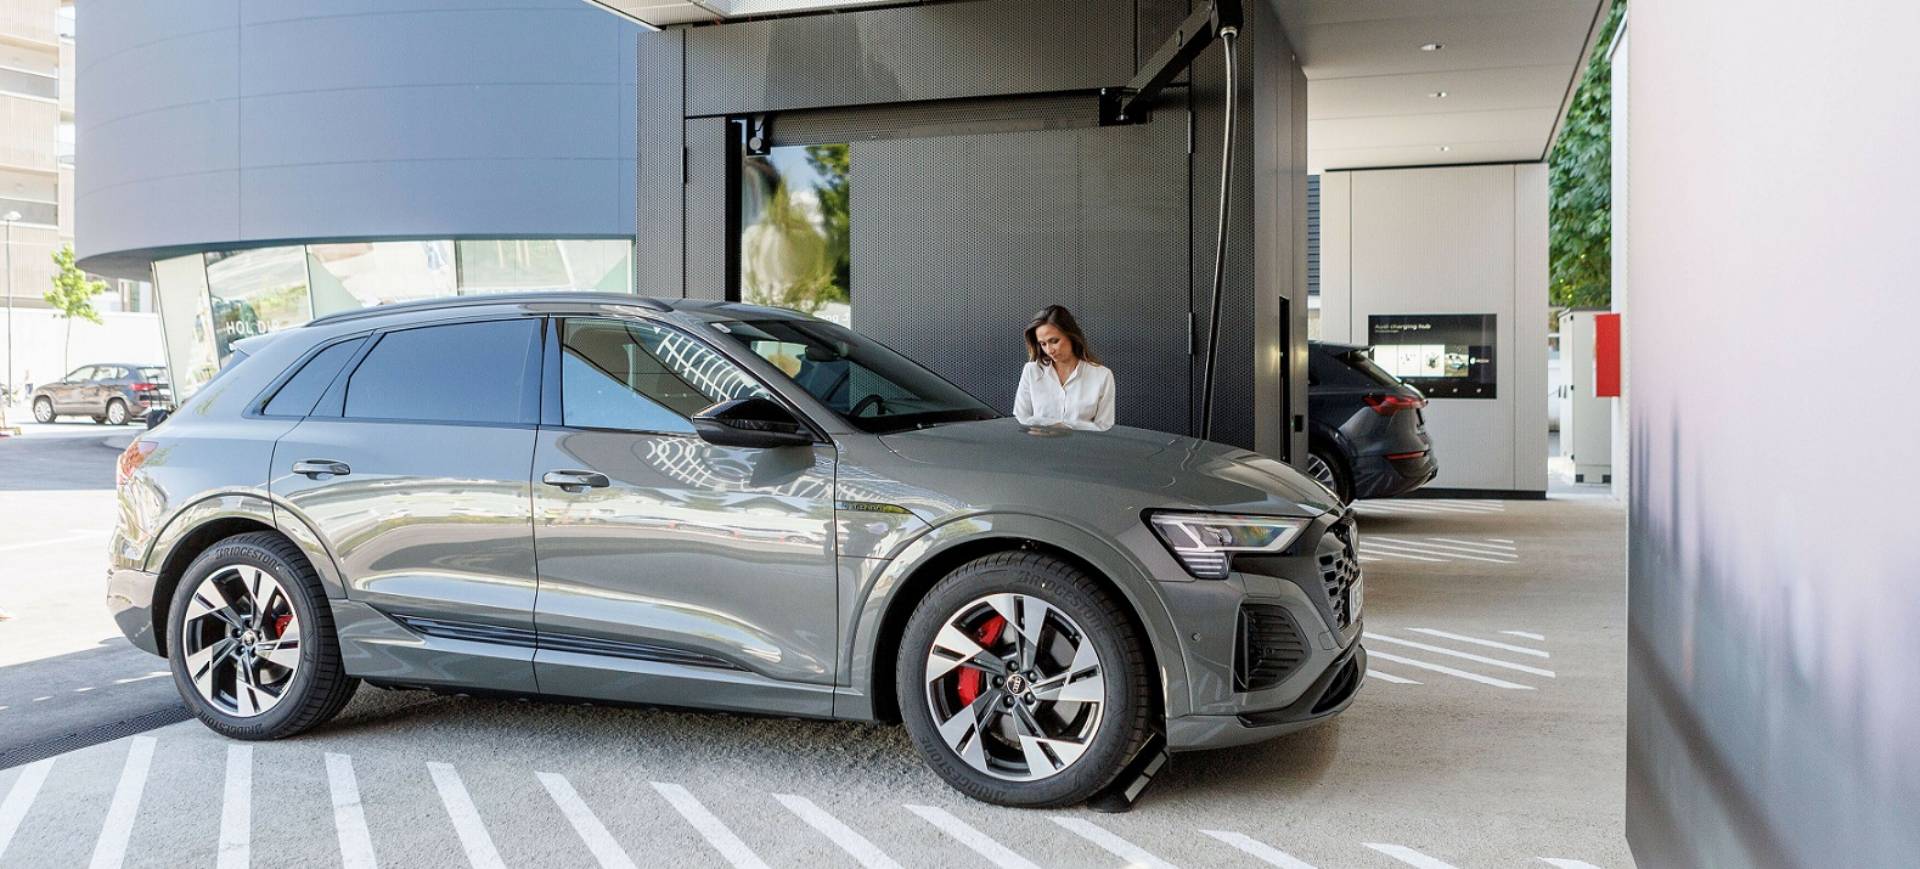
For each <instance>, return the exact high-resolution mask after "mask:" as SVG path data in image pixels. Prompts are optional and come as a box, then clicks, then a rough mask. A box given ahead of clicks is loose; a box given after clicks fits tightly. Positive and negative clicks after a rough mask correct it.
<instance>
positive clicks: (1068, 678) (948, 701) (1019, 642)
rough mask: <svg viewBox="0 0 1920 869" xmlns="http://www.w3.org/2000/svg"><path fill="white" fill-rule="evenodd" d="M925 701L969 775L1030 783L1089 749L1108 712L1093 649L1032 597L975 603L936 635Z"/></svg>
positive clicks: (1068, 621)
mask: <svg viewBox="0 0 1920 869" xmlns="http://www.w3.org/2000/svg"><path fill="white" fill-rule="evenodd" d="M926 697H927V706H928V709H929V710H930V711H931V712H932V713H933V721H934V723H935V725H936V726H937V727H938V729H939V732H940V737H941V739H942V740H943V741H944V742H946V744H947V747H948V748H949V749H951V750H952V751H953V753H954V754H955V755H957V756H958V757H959V758H960V759H961V760H963V761H965V762H966V763H967V765H968V766H971V767H973V768H974V769H976V770H978V771H980V772H983V773H986V774H987V775H990V776H993V777H995V778H999V779H1004V780H1007V781H1038V780H1040V779H1045V778H1049V777H1052V776H1054V775H1057V774H1059V773H1060V772H1061V771H1063V770H1065V769H1067V768H1068V767H1070V766H1072V765H1073V763H1074V762H1075V761H1077V760H1079V759H1080V757H1081V756H1082V755H1084V754H1085V753H1086V752H1087V749H1088V748H1090V747H1092V744H1093V738H1094V735H1095V734H1096V733H1098V732H1099V730H1100V719H1101V716H1102V715H1103V714H1104V713H1105V711H1106V706H1107V689H1106V673H1105V672H1104V671H1103V670H1102V669H1101V662H1100V655H1099V652H1098V651H1096V650H1095V649H1094V644H1093V639H1092V638H1091V637H1089V636H1088V635H1087V632H1086V631H1084V630H1082V629H1081V627H1080V625H1079V624H1077V623H1076V622H1074V620H1073V619H1072V618H1071V617H1069V616H1068V615H1067V614H1066V613H1065V612H1062V611H1061V610H1060V609H1058V608H1057V607H1054V606H1053V605H1051V604H1049V603H1047V602H1046V601H1043V600H1041V599H1039V598H1037V597H1034V596H1031V595H1024V594H1015V593H1011V592H1003V593H998V594H990V595H987V596H985V597H981V598H977V599H975V600H974V601H973V602H971V603H969V604H967V605H966V606H963V607H961V608H960V609H959V611H958V612H956V613H955V614H954V615H953V616H952V617H951V618H949V619H947V621H946V623H945V624H943V625H942V626H941V627H940V631H939V633H938V634H937V635H936V636H935V637H934V641H933V646H932V648H931V649H929V650H928V652H927V670H926Z"/></svg>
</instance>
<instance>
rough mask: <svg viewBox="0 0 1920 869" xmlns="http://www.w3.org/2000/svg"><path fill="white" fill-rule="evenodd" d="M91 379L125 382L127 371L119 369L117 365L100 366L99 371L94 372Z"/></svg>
mask: <svg viewBox="0 0 1920 869" xmlns="http://www.w3.org/2000/svg"><path fill="white" fill-rule="evenodd" d="M93 379H95V380H125V379H127V369H125V368H121V367H120V366H118V365H102V366H100V368H99V370H97V371H95V372H94V374H93Z"/></svg>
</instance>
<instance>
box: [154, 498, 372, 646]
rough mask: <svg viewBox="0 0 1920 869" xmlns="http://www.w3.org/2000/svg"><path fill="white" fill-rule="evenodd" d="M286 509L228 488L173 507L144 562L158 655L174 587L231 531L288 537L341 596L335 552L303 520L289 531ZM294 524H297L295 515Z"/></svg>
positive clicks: (322, 580) (323, 582) (329, 588)
mask: <svg viewBox="0 0 1920 869" xmlns="http://www.w3.org/2000/svg"><path fill="white" fill-rule="evenodd" d="M283 513H284V511H281V510H278V509H276V508H275V505H274V504H273V502H272V501H271V500H269V499H268V498H267V497H265V496H264V495H260V494H255V493H251V492H229V493H222V494H215V495H209V496H207V497H205V498H202V499H200V500H198V501H195V502H194V503H192V504H190V505H188V506H186V507H184V508H182V509H181V510H180V511H179V512H178V513H175V514H174V516H173V518H171V519H169V520H168V521H167V523H166V524H165V525H164V526H163V527H162V529H161V531H160V533H159V534H156V535H154V540H153V544H152V545H151V546H150V547H149V548H148V550H147V556H146V559H145V561H144V563H143V565H142V568H143V569H144V570H146V571H147V572H149V573H152V574H153V575H154V585H153V601H152V606H151V607H150V608H149V609H150V610H151V612H152V613H153V629H154V642H155V645H156V646H157V647H158V649H159V652H160V654H161V655H163V656H164V655H166V654H167V648H166V645H167V640H166V637H167V616H168V608H169V607H171V606H172V604H173V594H174V590H175V589H176V588H178V587H179V584H180V579H181V577H183V576H185V575H186V572H187V568H188V567H189V566H190V565H192V564H193V560H194V559H195V558H198V557H199V556H200V553H202V552H205V551H207V549H208V548H210V547H212V546H213V545H214V544H216V543H219V542H220V541H222V540H225V539H227V538H229V537H234V536H237V535H241V534H248V533H252V532H256V531H265V532H268V533H272V534H275V535H278V536H280V537H283V538H286V539H287V540H289V541H291V542H292V543H293V544H294V546H296V547H298V548H299V550H300V554H301V555H303V556H304V557H305V558H306V559H307V562H308V563H309V564H311V565H313V568H314V571H315V572H316V573H318V574H319V575H320V584H321V585H322V586H323V587H324V588H325V589H326V591H327V596H328V597H330V598H333V597H341V596H344V591H343V588H344V587H343V586H342V584H341V582H340V574H339V571H338V569H337V568H336V566H335V565H334V563H333V558H332V556H330V555H329V554H328V553H327V552H326V550H325V549H324V548H322V547H321V546H320V544H319V538H318V537H317V536H315V535H313V533H312V531H311V529H307V528H306V527H305V526H304V525H300V527H299V528H298V529H297V530H296V531H295V533H291V534H290V533H287V528H288V523H287V522H285V521H282V520H281V516H282V514H283ZM294 524H298V521H297V520H295V522H294ZM301 532H304V533H301Z"/></svg>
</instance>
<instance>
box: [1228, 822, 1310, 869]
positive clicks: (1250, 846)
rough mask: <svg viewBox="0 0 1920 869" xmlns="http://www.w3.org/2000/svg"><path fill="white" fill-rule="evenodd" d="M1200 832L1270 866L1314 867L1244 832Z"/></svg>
mask: <svg viewBox="0 0 1920 869" xmlns="http://www.w3.org/2000/svg"><path fill="white" fill-rule="evenodd" d="M1200 832H1202V833H1205V834H1207V835H1209V836H1212V837H1214V838H1215V839H1219V840H1220V841H1222V842H1225V843H1227V844H1229V845H1232V846H1233V847H1235V848H1238V849H1240V850H1241V851H1242V852H1244V853H1247V854H1249V855H1252V856H1253V857H1254V859H1256V860H1260V861H1261V862H1264V863H1266V864H1267V865H1269V866H1279V867H1281V869H1313V864H1311V863H1307V862H1304V861H1302V860H1300V859H1299V858H1297V857H1295V856H1293V855H1292V854H1289V853H1287V852H1285V851H1282V850H1280V849H1278V848H1275V847H1272V846H1270V845H1268V844H1267V843H1265V842H1262V841H1260V840H1258V839H1254V838H1252V837H1249V836H1247V835H1245V834H1242V833H1234V832H1230V831H1227V830H1201V831H1200Z"/></svg>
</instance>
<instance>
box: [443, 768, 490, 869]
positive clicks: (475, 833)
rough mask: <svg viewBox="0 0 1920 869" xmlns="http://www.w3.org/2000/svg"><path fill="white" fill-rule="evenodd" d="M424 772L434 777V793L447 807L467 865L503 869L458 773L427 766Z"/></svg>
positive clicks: (478, 868) (478, 811)
mask: <svg viewBox="0 0 1920 869" xmlns="http://www.w3.org/2000/svg"><path fill="white" fill-rule="evenodd" d="M427 772H428V774H430V775H432V776H433V787H434V789H435V790H438V791H439V792H440V804H441V805H443V806H446V807H447V817H448V818H451V819H452V820H453V831H454V832H455V833H459V834H460V847H461V848H464V849H466V852H467V862H468V863H471V864H473V867H474V869H506V865H507V864H506V861H504V860H501V859H500V851H499V849H497V848H495V847H493V837H492V836H489V835H487V825H486V824H484V823H482V822H481V821H480V810H479V809H476V808H474V806H473V797H471V796H469V795H468V794H467V786H466V785H464V784H461V782H460V773H459V772H457V771H455V770H454V768H453V767H452V766H450V765H448V764H444V763H429V764H427Z"/></svg>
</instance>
